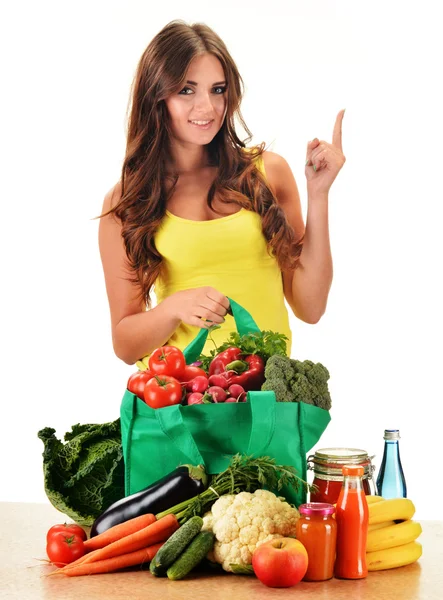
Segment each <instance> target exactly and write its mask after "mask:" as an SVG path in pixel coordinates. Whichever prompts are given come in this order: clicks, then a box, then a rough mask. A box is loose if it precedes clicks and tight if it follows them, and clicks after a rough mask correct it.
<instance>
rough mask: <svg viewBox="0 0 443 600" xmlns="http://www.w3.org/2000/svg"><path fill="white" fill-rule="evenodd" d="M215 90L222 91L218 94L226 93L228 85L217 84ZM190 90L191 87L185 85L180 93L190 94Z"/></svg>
mask: <svg viewBox="0 0 443 600" xmlns="http://www.w3.org/2000/svg"><path fill="white" fill-rule="evenodd" d="M213 89H214V90H220V92H218V93H216V95H217V96H221V94H224V93H225V92H226V87H225V86H219V85H218V86H217V87H215V88H213ZM188 91H189V92H192V89H191V88H190V87H184V88H183V89H182V90H181V91H180V92H179V94H182V95H183V96H190V94H188Z"/></svg>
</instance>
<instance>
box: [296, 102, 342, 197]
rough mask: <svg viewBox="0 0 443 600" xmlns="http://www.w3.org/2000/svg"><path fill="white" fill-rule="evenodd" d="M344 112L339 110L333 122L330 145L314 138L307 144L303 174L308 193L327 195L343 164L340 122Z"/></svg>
mask: <svg viewBox="0 0 443 600" xmlns="http://www.w3.org/2000/svg"><path fill="white" fill-rule="evenodd" d="M344 114H345V111H344V110H341V111H340V112H339V113H338V115H337V119H336V121H335V125H334V131H333V134H332V144H329V143H328V142H325V141H324V140H319V139H318V138H314V139H313V140H312V141H311V142H309V143H308V149H307V152H306V159H307V160H306V166H305V174H306V179H307V185H308V193H309V194H312V195H315V194H327V193H328V192H329V188H330V187H331V185H332V183H333V182H334V180H335V178H336V177H337V175H338V173H339V171H340V169H341V168H342V166H343V165H344V164H345V161H346V158H345V156H344V154H343V147H342V122H343V117H344Z"/></svg>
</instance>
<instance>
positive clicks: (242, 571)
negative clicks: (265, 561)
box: [229, 564, 255, 576]
mask: <svg viewBox="0 0 443 600" xmlns="http://www.w3.org/2000/svg"><path fill="white" fill-rule="evenodd" d="M229 566H230V567H231V569H232V572H233V573H234V575H254V576H255V573H254V569H253V568H252V565H234V564H230V565H229Z"/></svg>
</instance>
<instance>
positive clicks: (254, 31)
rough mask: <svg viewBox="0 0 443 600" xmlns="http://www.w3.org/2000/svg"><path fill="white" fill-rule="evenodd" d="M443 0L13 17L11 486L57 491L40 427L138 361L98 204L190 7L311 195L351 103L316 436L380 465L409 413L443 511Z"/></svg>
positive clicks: (7, 160)
mask: <svg viewBox="0 0 443 600" xmlns="http://www.w3.org/2000/svg"><path fill="white" fill-rule="evenodd" d="M438 4H439V3H438V2H421V3H420V4H418V3H414V2H401V3H400V2H398V3H397V2H371V3H370V4H368V3H359V2H351V1H342V2H332V1H321V0H317V1H316V2H299V1H294V0H292V1H288V2H283V1H281V0H280V1H279V0H273V2H268V1H267V2H260V1H257V0H255V1H254V2H238V1H235V2H231V1H226V0H225V1H224V2H222V3H209V2H196V1H195V2H192V1H191V2H187V3H183V2H175V1H173V0H169V1H168V2H162V3H159V2H155V3H154V2H152V3H151V2H143V1H138V2H136V1H129V2H128V1H127V2H116V1H108V2H106V3H105V2H93V1H92V2H79V1H77V2H71V3H69V2H63V3H60V2H55V1H54V2H47V1H42V0H41V1H40V2H35V3H34V2H18V3H16V4H14V8H10V7H9V8H8V9H7V13H6V14H5V12H4V13H3V18H2V29H3V31H2V35H1V36H0V39H1V40H2V41H1V44H2V48H1V51H2V59H3V63H4V64H3V67H2V71H3V75H2V83H3V86H2V87H3V92H2V96H1V104H2V106H1V112H0V115H1V120H2V123H1V132H2V133H1V148H2V150H1V151H2V156H1V164H2V215H1V223H2V228H1V232H2V235H1V257H2V275H3V276H2V280H3V286H2V288H3V292H2V296H1V302H2V317H3V318H2V324H1V341H2V363H1V364H2V368H1V401H2V406H3V414H2V419H1V433H0V452H1V454H0V455H1V457H2V459H1V460H2V478H1V479H2V484H1V492H0V500H8V501H35V502H46V501H47V500H46V496H45V493H44V490H43V479H42V456H41V455H42V451H43V445H42V443H41V442H40V440H39V439H38V438H37V431H38V430H39V429H41V428H43V427H46V426H48V427H54V428H55V429H56V430H57V434H58V435H59V437H60V436H63V435H64V433H65V431H68V430H69V429H70V428H71V425H73V424H75V423H101V422H105V421H111V420H114V419H116V418H117V417H118V416H119V407H120V401H121V397H122V393H123V390H124V387H125V384H126V380H127V377H128V376H129V375H130V374H131V373H132V372H133V371H134V370H135V369H134V367H130V366H127V365H125V364H124V363H123V362H121V361H119V360H118V359H117V358H116V357H115V355H114V354H113V350H112V344H111V334H110V322H109V311H108V304H107V298H106V292H105V286H104V280H103V274H102V269H101V263H100V257H99V250H98V243H97V229H98V221H97V220H92V219H93V217H95V216H96V215H98V214H99V213H100V210H101V206H102V200H103V197H104V195H105V193H106V192H107V191H108V190H109V189H110V188H111V187H112V186H113V185H114V184H115V182H116V181H117V180H118V178H119V176H120V168H121V164H122V161H123V157H124V148H125V113H126V108H127V103H128V99H129V87H130V84H131V81H132V77H133V75H134V73H135V68H136V65H137V62H138V60H139V58H140V56H141V54H142V52H143V50H144V49H145V47H146V46H147V44H148V43H149V41H150V40H151V39H152V37H153V36H154V35H155V34H156V33H158V31H160V29H161V28H162V27H163V26H164V25H166V23H168V22H169V21H171V20H173V19H177V18H181V19H184V20H185V21H187V22H189V23H193V22H197V21H202V22H205V23H207V24H208V25H209V26H211V27H213V28H214V29H215V31H216V32H217V33H218V34H219V35H220V36H221V37H222V38H223V39H224V41H225V43H226V45H227V47H228V49H229V51H230V52H231V54H232V55H233V57H234V60H235V61H236V63H237V65H238V67H239V70H240V72H241V74H242V76H243V78H244V81H245V84H246V93H245V99H244V103H243V105H242V112H243V115H244V117H245V120H246V123H247V124H248V126H249V128H250V130H251V131H252V132H253V134H254V138H253V140H252V142H251V144H252V143H258V142H261V141H262V140H264V141H265V142H266V143H268V144H270V146H269V149H271V150H273V151H275V152H278V153H279V154H281V155H282V156H284V157H285V158H286V160H287V161H288V162H289V164H290V165H291V167H292V169H293V172H294V175H295V178H296V180H297V183H298V186H299V190H300V194H301V197H302V203H303V207H304V210H306V192H305V187H306V186H305V176H304V163H305V152H306V144H307V142H308V141H309V140H311V139H312V138H313V137H315V136H317V137H319V138H320V139H325V140H326V141H331V136H332V130H333V125H334V122H335V118H336V115H337V113H338V111H339V110H340V109H341V108H346V109H347V110H346V115H345V119H344V123H343V144H344V153H345V155H346V158H347V162H346V164H345V166H344V168H343V170H342V172H341V173H340V174H339V176H338V178H337V180H336V182H335V183H334V184H333V187H332V189H331V193H330V231H331V243H332V251H333V258H334V281H333V285H332V289H331V293H330V298H329V304H328V308H327V312H326V314H325V315H324V317H323V318H322V319H321V321H320V322H319V323H318V324H316V325H307V324H304V323H302V322H300V321H298V320H297V319H295V318H292V321H291V326H292V330H293V338H294V343H293V348H292V356H293V357H294V358H299V359H302V360H303V359H306V358H309V359H311V360H314V361H321V362H322V363H323V364H324V365H326V366H327V367H328V368H329V370H330V372H331V379H330V391H331V395H332V400H333V409H332V421H331V423H330V425H329V427H328V429H327V430H326V432H325V434H324V436H323V438H322V440H321V443H320V444H319V446H317V447H319V448H322V447H323V448H324V447H327V446H351V447H357V448H362V449H365V450H367V451H368V452H369V453H370V454H374V455H376V457H375V463H376V465H377V466H379V465H380V462H381V458H382V451H383V430H384V429H385V428H399V429H400V432H401V436H402V439H401V442H400V444H401V458H402V461H403V467H404V471H405V475H406V479H407V483H408V496H409V497H410V498H411V499H412V500H413V501H414V503H415V505H416V509H417V512H416V517H417V518H421V519H439V518H441V507H440V502H438V501H437V500H438V499H441V495H439V494H438V491H440V492H442V485H441V477H442V466H441V454H442V451H441V440H440V438H441V433H440V432H441V425H440V421H439V418H438V417H437V411H438V409H439V408H440V405H441V401H442V398H443V394H442V376H441V359H442V353H441V340H442V335H443V330H442V319H441V306H442V295H441V291H440V287H441V284H440V281H439V280H440V279H441V270H442V269H441V259H442V249H441V242H440V239H441V233H440V232H441V218H442V209H441V204H442V185H441V157H442V149H441V143H442V133H443V132H442V129H443V127H442V117H441V109H442V106H443V98H442V94H441V91H440V89H441V88H440V85H439V84H440V83H441V58H442V55H443V48H442V41H441V40H442V36H441V28H440V26H439V21H438V19H437V17H436V10H437V6H438ZM5 17H6V18H5ZM241 136H243V133H242V132H241ZM437 488H438V489H437Z"/></svg>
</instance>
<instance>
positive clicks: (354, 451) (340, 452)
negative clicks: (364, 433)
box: [314, 448, 368, 464]
mask: <svg viewBox="0 0 443 600" xmlns="http://www.w3.org/2000/svg"><path fill="white" fill-rule="evenodd" d="M314 458H315V459H319V460H320V461H325V462H329V461H330V460H331V459H332V460H333V462H334V463H340V462H342V463H344V464H349V463H351V464H352V463H353V462H362V461H364V460H367V459H368V453H367V452H366V450H361V449H360V448H321V449H320V450H317V451H316V452H315V457H314Z"/></svg>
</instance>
